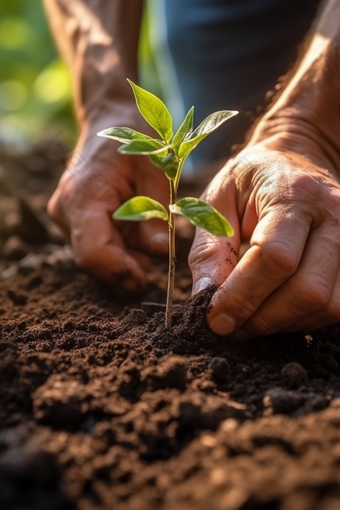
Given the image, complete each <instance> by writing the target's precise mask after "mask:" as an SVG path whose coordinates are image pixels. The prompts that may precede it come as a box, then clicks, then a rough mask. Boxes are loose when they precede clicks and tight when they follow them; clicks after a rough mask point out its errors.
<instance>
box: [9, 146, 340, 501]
mask: <svg viewBox="0 0 340 510" xmlns="http://www.w3.org/2000/svg"><path fill="white" fill-rule="evenodd" d="M2 159H3V161H4V168H3V172H2V176H1V198H2V206H1V207H2V217H1V222H0V233H1V236H2V237H1V239H2V252H1V253H2V255H1V263H0V267H1V275H2V285H1V290H0V296H1V301H0V314H1V315H0V320H1V340H0V388H1V390H0V508H1V509H2V510H19V509H20V510H47V509H48V510H67V509H76V508H77V509H79V510H104V509H112V508H114V509H115V510H144V509H145V510H156V509H157V510H163V509H164V510H178V509H192V510H203V509H206V508H209V510H237V509H240V510H253V509H265V510H335V509H337V508H339V507H340V472H339V463H340V428H339V425H340V377H339V376H340V371H339V363H340V328H339V327H338V326H334V327H330V328H324V329H322V330H320V331H317V332H313V333H310V334H304V333H298V334H294V335H273V336H270V337H267V338H265V337H260V338H257V339H253V340H249V341H247V342H243V343H236V342H231V341H230V340H228V338H224V337H218V336H215V335H214V334H213V333H211V332H210V331H209V330H208V328H207V327H206V324H205V319H204V310H205V306H206V304H207V302H208V300H209V293H206V294H200V295H198V296H197V297H196V298H195V299H194V300H192V299H188V297H189V294H190V288H191V279H190V273H189V270H188V268H187V266H186V262H185V261H186V255H187V251H188V246H189V241H190V233H188V231H187V230H186V229H185V228H183V229H180V232H179V245H180V256H179V264H178V266H179V269H178V274H177V290H176V295H175V302H176V307H175V313H174V327H173V329H172V331H171V333H170V332H168V331H167V330H165V328H164V326H163V323H164V308H163V306H162V305H163V304H164V302H165V287H166V275H165V271H166V262H162V261H157V262H155V265H154V267H153V269H152V271H151V274H150V280H149V285H148V288H147V290H146V292H145V294H144V295H143V296H141V297H140V298H138V299H137V298H134V299H132V298H131V297H129V296H126V295H122V294H121V293H119V292H118V291H117V289H113V288H108V287H107V286H105V285H104V284H102V283H100V282H98V281H96V280H95V279H94V278H92V277H90V276H88V275H87V274H85V273H84V272H82V271H80V270H78V269H77V268H76V267H75V265H74V263H73V261H72V256H71V252H70V249H69V248H68V247H64V246H63V241H62V238H61V237H60V235H59V234H58V232H57V231H56V230H55V228H54V227H53V226H52V225H51V223H50V222H49V221H48V219H47V217H46V215H45V213H44V206H45V204H46V200H47V197H48V195H49V194H50V192H51V190H52V189H53V187H54V185H55V181H56V178H57V175H58V173H59V171H60V169H61V162H59V161H52V162H51V161H49V162H48V164H47V163H46V161H45V159H44V155H43V154H41V153H40V152H39V151H38V152H35V153H33V154H31V155H30V157H27V155H24V156H23V157H22V158H17V157H16V158H13V157H10V156H9V155H8V154H4V155H3V158H2ZM39 229H40V230H39ZM37 232H39V235H37Z"/></svg>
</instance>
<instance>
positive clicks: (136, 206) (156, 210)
mask: <svg viewBox="0 0 340 510" xmlns="http://www.w3.org/2000/svg"><path fill="white" fill-rule="evenodd" d="M112 217H113V218H114V219H115V220H124V221H146V220H151V219H152V218H160V219H161V220H164V221H168V217H169V215H168V212H167V210H166V209H165V207H164V206H163V205H162V204H160V203H159V202H157V200H153V199H152V198H149V197H143V196H138V197H133V198H131V199H130V200H127V201H126V202H124V204H122V205H121V206H120V207H118V209H117V210H116V211H115V212H114V213H113V215H112Z"/></svg>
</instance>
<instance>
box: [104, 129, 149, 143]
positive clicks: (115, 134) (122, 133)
mask: <svg viewBox="0 0 340 510" xmlns="http://www.w3.org/2000/svg"><path fill="white" fill-rule="evenodd" d="M97 136H103V137H105V138H112V139H113V140H116V141H117V142H121V143H125V144H126V143H130V142H133V141H135V140H144V141H153V140H154V139H153V138H151V136H148V135H144V134H143V133H139V132H138V131H135V130H134V129H131V128H127V127H111V128H108V129H104V130H103V131H99V133H97Z"/></svg>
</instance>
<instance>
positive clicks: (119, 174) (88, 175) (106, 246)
mask: <svg viewBox="0 0 340 510" xmlns="http://www.w3.org/2000/svg"><path fill="white" fill-rule="evenodd" d="M113 125H118V123H117V122H115V119H114V118H112V116H111V117H109V116H108V117H107V119H101V121H100V125H99V124H96V123H93V124H92V125H91V126H90V128H89V129H86V132H83V133H82V135H81V136H80V139H79V141H78V144H77V146H76V149H75V151H74V153H73V156H72V157H71V159H70V162H69V164H68V166H67V168H66V170H65V172H64V174H63V175H62V177H61V179H60V181H59V184H58V187H57V189H56V190H55V192H54V193H53V195H52V197H51V199H50V201H49V203H48V213H49V215H50V217H51V218H52V219H53V220H54V221H55V222H56V223H57V224H58V225H59V227H61V229H62V230H63V232H64V234H65V235H66V236H67V238H68V239H69V240H70V242H71V244H72V247H73V251H74V258H75V261H76V264H77V265H78V266H79V267H80V268H82V269H84V270H86V271H87V272H89V273H91V274H92V275H94V276H96V277H97V278H99V279H100V280H103V281H105V282H107V283H109V284H116V285H118V286H119V287H121V288H122V289H124V290H127V291H128V292H138V291H139V290H141V289H142V288H143V287H144V285H145V282H146V276H145V267H146V266H147V263H148V260H149V257H148V255H165V254H166V253H167V251H168V234H167V224H166V223H165V222H163V221H161V220H151V221H147V222H138V223H132V222H131V223H130V222H117V221H114V220H113V219H112V213H113V212H114V211H115V210H116V209H117V207H119V206H120V205H121V204H122V203H123V202H125V201H126V200H128V199H129V198H131V197H133V196H135V195H147V196H150V197H152V198H154V199H156V200H158V201H160V202H161V203H163V204H164V205H166V204H167V200H168V183H167V179H166V177H165V175H164V174H163V173H162V171H160V170H159V169H157V168H155V167H154V166H153V165H152V164H151V162H150V161H149V160H148V158H147V157H145V156H126V155H121V154H119V153H118V152H117V147H118V144H117V143H116V142H114V141H112V140H108V139H107V138H102V137H98V136H96V133H97V132H98V131H100V130H101V129H105V128H106V127H111V126H113ZM119 125H124V124H123V123H122V122H121V121H120V123H119ZM137 129H138V128H137ZM139 130H140V129H139Z"/></svg>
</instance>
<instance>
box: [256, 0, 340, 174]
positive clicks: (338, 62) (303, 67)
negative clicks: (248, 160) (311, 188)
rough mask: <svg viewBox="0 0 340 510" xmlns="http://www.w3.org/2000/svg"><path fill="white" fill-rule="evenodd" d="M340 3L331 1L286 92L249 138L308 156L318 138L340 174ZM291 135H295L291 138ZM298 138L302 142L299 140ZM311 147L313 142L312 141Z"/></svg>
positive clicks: (321, 148) (286, 87)
mask: <svg viewBox="0 0 340 510" xmlns="http://www.w3.org/2000/svg"><path fill="white" fill-rule="evenodd" d="M339 92H340V1H339V0H329V1H328V2H327V3H326V4H325V6H324V8H323V11H322V12H321V15H320V17H319V20H318V22H317V24H316V26H315V29H314V31H313V33H312V34H311V36H310V38H309V43H308V46H307V49H306V51H305V53H304V55H303V57H302V59H301V61H300V63H299V65H298V66H297V67H296V69H295V72H294V73H293V74H292V76H291V78H290V80H289V82H288V83H287V85H286V86H285V88H284V90H283V91H282V93H281V94H280V96H279V97H278V99H277V100H276V102H275V103H274V104H273V105H272V106H271V108H270V109H269V110H268V111H267V113H266V114H265V115H264V116H263V118H262V119H261V120H260V122H259V123H258V125H257V126H256V128H255V129H254V131H253V133H252V136H251V138H250V140H249V145H253V144H255V143H258V142H259V141H262V140H268V139H270V140H272V142H273V145H274V146H275V144H276V141H277V140H279V144H282V143H283V145H285V144H286V148H287V149H292V150H294V151H296V152H301V154H306V147H305V143H304V142H305V140H306V139H307V140H310V141H311V142H315V145H314V147H319V149H320V152H319V154H317V157H318V158H320V154H321V153H322V155H323V156H324V157H325V159H326V160H327V161H328V162H329V164H330V166H332V167H333V169H335V170H336V172H337V173H339V172H340V136H339V133H340V93H339ZM292 135H293V136H292ZM299 141H300V142H301V143H299ZM310 146H311V147H312V150H316V152H318V149H313V144H310Z"/></svg>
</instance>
